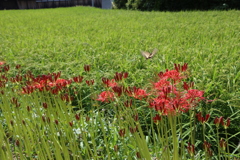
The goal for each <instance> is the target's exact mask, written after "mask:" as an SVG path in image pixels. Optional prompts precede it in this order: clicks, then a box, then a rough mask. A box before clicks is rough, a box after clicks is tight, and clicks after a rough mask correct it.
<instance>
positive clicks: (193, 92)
mask: <svg viewBox="0 0 240 160" xmlns="http://www.w3.org/2000/svg"><path fill="white" fill-rule="evenodd" d="M203 95H204V91H200V90H197V89H190V90H188V91H187V94H186V95H185V98H186V99H188V100H189V101H190V103H195V102H200V101H202V100H204V99H205V98H204V97H203Z"/></svg>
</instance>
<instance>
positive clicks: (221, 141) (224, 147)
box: [219, 138, 227, 150]
mask: <svg viewBox="0 0 240 160" xmlns="http://www.w3.org/2000/svg"><path fill="white" fill-rule="evenodd" d="M219 145H220V147H221V148H222V149H223V150H226V147H227V142H226V141H225V140H224V139H223V138H221V140H220V142H219Z"/></svg>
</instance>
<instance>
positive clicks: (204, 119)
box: [196, 112, 210, 123]
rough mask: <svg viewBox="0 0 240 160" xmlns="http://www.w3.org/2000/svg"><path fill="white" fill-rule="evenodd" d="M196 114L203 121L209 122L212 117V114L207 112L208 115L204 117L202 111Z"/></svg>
mask: <svg viewBox="0 0 240 160" xmlns="http://www.w3.org/2000/svg"><path fill="white" fill-rule="evenodd" d="M196 116H197V119H198V121H199V122H201V123H205V122H207V121H208V120H209V118H210V114H206V116H205V117H203V116H202V113H201V112H199V113H197V114H196Z"/></svg>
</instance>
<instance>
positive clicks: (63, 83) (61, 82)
mask: <svg viewBox="0 0 240 160" xmlns="http://www.w3.org/2000/svg"><path fill="white" fill-rule="evenodd" d="M71 83H72V81H71V80H66V79H57V80H56V81H55V82H48V83H47V84H46V85H48V86H50V87H55V86H59V87H66V86H67V85H69V84H71Z"/></svg>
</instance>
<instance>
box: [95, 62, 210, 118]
mask: <svg viewBox="0 0 240 160" xmlns="http://www.w3.org/2000/svg"><path fill="white" fill-rule="evenodd" d="M187 68H188V66H187V64H184V65H183V66H181V65H176V64H175V69H174V70H166V71H165V72H160V73H159V74H158V81H157V82H153V87H152V88H151V89H150V90H149V91H148V92H147V91H146V90H144V89H141V88H137V87H135V86H134V87H123V86H121V85H119V84H118V83H117V82H116V81H121V80H122V79H123V78H124V79H125V78H127V77H128V74H127V73H126V72H125V73H118V72H117V73H116V74H115V76H114V79H112V80H110V79H107V78H102V82H103V83H104V84H105V86H106V87H108V88H111V89H112V90H108V91H103V92H102V93H100V95H99V97H98V99H97V100H98V101H101V102H110V101H113V100H114V98H115V97H116V95H115V94H117V96H121V95H122V93H126V95H128V96H130V97H133V98H135V99H139V100H146V101H147V102H148V103H149V107H150V108H153V109H155V110H156V111H157V112H158V113H159V115H160V116H162V115H169V114H171V115H175V114H177V113H182V112H187V111H188V110H190V109H194V107H196V106H197V105H198V103H199V102H200V101H202V100H204V99H205V98H204V97H203V94H204V91H201V90H197V89H192V87H193V83H189V84H188V83H186V82H184V79H186V78H187ZM125 105H126V106H129V105H128V104H125ZM158 120H160V117H159V116H157V115H156V117H154V121H155V122H157V121H158Z"/></svg>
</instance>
